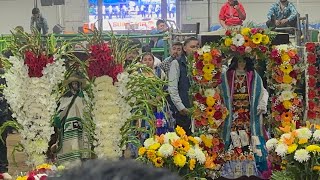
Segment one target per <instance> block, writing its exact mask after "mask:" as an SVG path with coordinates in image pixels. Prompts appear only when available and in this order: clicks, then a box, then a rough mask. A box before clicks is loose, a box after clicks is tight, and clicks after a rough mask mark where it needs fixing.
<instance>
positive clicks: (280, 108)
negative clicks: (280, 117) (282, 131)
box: [274, 103, 286, 114]
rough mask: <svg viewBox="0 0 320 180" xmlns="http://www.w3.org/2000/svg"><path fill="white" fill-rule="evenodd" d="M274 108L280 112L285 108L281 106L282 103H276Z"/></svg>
mask: <svg viewBox="0 0 320 180" xmlns="http://www.w3.org/2000/svg"><path fill="white" fill-rule="evenodd" d="M274 109H275V110H276V111H277V112H279V113H280V114H282V113H283V112H284V111H285V110H286V108H284V106H283V104H282V103H281V104H279V105H277V106H275V107H274Z"/></svg>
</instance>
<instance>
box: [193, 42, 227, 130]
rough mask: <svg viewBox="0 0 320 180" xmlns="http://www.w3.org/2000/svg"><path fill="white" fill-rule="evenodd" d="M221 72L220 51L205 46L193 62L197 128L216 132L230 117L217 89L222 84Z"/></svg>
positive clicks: (196, 54) (194, 117)
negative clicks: (227, 117)
mask: <svg viewBox="0 0 320 180" xmlns="http://www.w3.org/2000/svg"><path fill="white" fill-rule="evenodd" d="M221 71H222V57H221V52H220V51H219V50H218V49H215V48H211V47H210V46H204V47H202V48H201V49H199V50H198V51H197V52H196V53H195V55H194V59H193V60H192V78H193V80H194V84H193V87H192V90H193V92H192V94H193V99H194V112H193V119H194V122H195V126H196V128H200V129H203V128H204V129H206V131H208V130H209V129H212V130H214V131H216V130H217V129H218V127H219V126H220V125H221V123H222V122H223V121H224V119H225V118H226V116H227V115H228V111H227V108H226V107H225V106H224V105H223V104H222V98H221V96H220V90H219V88H217V86H218V85H219V84H220V83H221Z"/></svg>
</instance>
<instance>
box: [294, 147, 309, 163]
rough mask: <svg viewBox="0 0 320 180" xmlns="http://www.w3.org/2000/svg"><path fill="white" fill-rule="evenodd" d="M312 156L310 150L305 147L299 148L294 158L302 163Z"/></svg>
mask: <svg viewBox="0 0 320 180" xmlns="http://www.w3.org/2000/svg"><path fill="white" fill-rule="evenodd" d="M309 158H310V155H309V152H308V151H307V150H305V149H299V150H297V151H296V152H295V153H294V159H295V160H297V161H298V162H300V163H303V162H306V161H308V160H309Z"/></svg>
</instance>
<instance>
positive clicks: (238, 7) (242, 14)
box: [235, 3, 247, 21]
mask: <svg viewBox="0 0 320 180" xmlns="http://www.w3.org/2000/svg"><path fill="white" fill-rule="evenodd" d="M235 9H236V10H237V12H238V14H239V18H240V19H241V20H243V21H244V20H246V17H247V15H246V11H245V10H244V7H243V6H242V4H240V3H239V5H236V6H235Z"/></svg>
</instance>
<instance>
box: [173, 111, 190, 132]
mask: <svg viewBox="0 0 320 180" xmlns="http://www.w3.org/2000/svg"><path fill="white" fill-rule="evenodd" d="M174 118H175V120H176V125H177V126H180V127H182V128H183V129H184V130H185V131H186V134H187V135H188V136H189V135H191V118H190V116H183V115H181V114H180V113H179V112H176V113H175V115H174Z"/></svg>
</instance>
